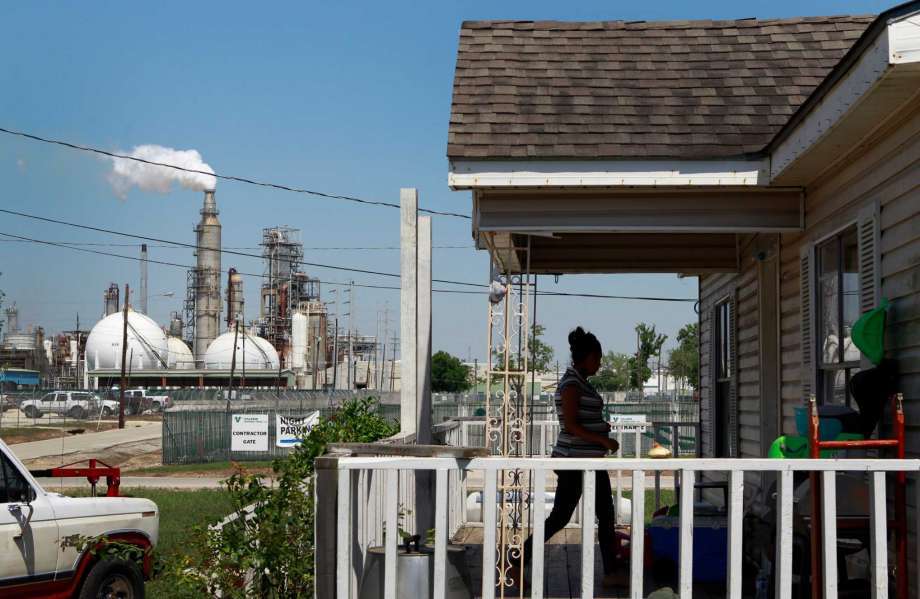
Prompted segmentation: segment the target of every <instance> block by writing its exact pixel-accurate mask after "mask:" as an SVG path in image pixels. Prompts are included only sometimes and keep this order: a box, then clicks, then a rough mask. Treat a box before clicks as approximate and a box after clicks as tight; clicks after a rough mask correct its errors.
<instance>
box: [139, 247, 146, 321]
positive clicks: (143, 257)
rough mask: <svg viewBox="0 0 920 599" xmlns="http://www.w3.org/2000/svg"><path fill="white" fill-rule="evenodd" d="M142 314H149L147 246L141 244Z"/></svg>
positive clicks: (140, 302) (140, 300)
mask: <svg viewBox="0 0 920 599" xmlns="http://www.w3.org/2000/svg"><path fill="white" fill-rule="evenodd" d="M137 303H138V304H139V308H140V312H141V314H146V313H147V244H146V243H142V244H141V286H140V298H139V299H138V302H137Z"/></svg>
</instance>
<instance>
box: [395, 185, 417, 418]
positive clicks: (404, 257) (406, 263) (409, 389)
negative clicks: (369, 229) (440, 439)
mask: <svg viewBox="0 0 920 599" xmlns="http://www.w3.org/2000/svg"><path fill="white" fill-rule="evenodd" d="M399 206H400V210H399V212H400V225H399V247H400V279H399V280H400V292H399V351H400V356H399V367H400V374H399V382H400V392H399V404H400V405H399V408H400V410H399V430H400V432H401V433H403V434H404V435H407V434H411V433H415V432H416V424H417V422H416V409H417V402H418V396H417V392H416V387H417V385H418V378H417V377H418V375H417V366H418V358H417V356H418V191H417V190H415V189H411V188H409V189H407V188H404V189H401V190H400V191H399Z"/></svg>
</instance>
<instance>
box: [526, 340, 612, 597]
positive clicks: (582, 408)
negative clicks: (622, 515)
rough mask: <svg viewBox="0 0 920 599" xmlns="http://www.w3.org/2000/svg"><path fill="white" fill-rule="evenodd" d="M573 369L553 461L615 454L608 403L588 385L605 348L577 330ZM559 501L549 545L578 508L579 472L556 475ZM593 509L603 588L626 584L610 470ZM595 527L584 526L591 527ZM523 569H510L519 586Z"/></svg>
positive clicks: (563, 382)
mask: <svg viewBox="0 0 920 599" xmlns="http://www.w3.org/2000/svg"><path fill="white" fill-rule="evenodd" d="M569 349H570V350H571V353H572V365H571V366H570V367H569V368H568V369H567V370H566V371H565V374H564V375H563V376H562V378H561V379H560V380H559V384H558V385H557V387H556V415H557V416H558V418H559V437H558V439H557V440H556V445H555V446H553V453H552V457H554V458H557V457H561V458H596V457H603V456H605V455H607V452H608V451H612V452H615V451H617V449H619V444H618V443H617V442H616V441H615V440H613V439H611V438H610V437H609V432H610V425H609V424H607V422H606V421H605V420H604V414H603V411H604V400H603V398H602V397H601V396H600V394H599V393H598V392H597V391H596V390H595V389H594V387H593V386H592V385H591V383H589V382H588V377H591V376H594V375H595V374H596V373H597V371H598V369H599V368H600V365H601V355H602V351H601V344H600V342H599V341H598V340H597V337H595V336H594V335H593V334H591V333H587V332H585V330H584V329H582V328H581V327H577V328H576V329H575V330H574V331H572V332H571V333H569ZM556 476H557V479H558V480H557V483H556V499H555V501H554V502H553V509H552V511H551V512H550V515H549V518H547V519H546V525H545V528H544V531H545V532H544V537H543V538H544V542H545V541H548V540H550V539H551V538H552V537H553V535H555V534H556V533H557V532H559V531H560V530H562V529H563V528H564V527H565V525H566V524H568V522H569V520H570V519H571V518H572V514H573V513H574V512H575V507H576V506H577V505H578V500H579V499H580V498H581V490H582V472H581V471H580V470H556ZM595 476H596V477H597V478H596V482H595V504H594V510H595V514H596V515H597V521H598V534H597V536H598V541H599V542H600V545H601V559H602V561H603V565H604V585H605V586H615V585H618V584H622V583H623V582H624V581H625V578H624V577H618V576H616V575H615V574H614V567H615V563H614V534H613V526H614V512H613V498H612V494H611V488H610V477H609V476H608V474H607V472H606V471H605V470H598V471H596V473H595ZM590 524H593V523H590V522H583V523H582V525H583V526H588V525H590ZM532 544H533V538H532V537H531V538H528V539H527V541H526V542H525V543H524V551H523V553H524V560H525V563H526V562H529V561H530V555H531V546H532ZM521 574H522V573H521V567H520V566H518V567H515V568H512V570H511V577H512V579H513V581H514V583H515V584H517V585H519V584H520V583H521Z"/></svg>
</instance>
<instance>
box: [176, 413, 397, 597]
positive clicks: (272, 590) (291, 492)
mask: <svg viewBox="0 0 920 599" xmlns="http://www.w3.org/2000/svg"><path fill="white" fill-rule="evenodd" d="M376 407H377V402H376V400H374V399H371V398H362V399H354V400H351V401H348V402H346V403H345V404H344V405H342V407H341V408H340V409H339V410H337V411H336V412H335V413H334V414H332V415H330V416H328V417H327V418H325V419H323V420H321V421H320V422H319V423H318V424H317V425H316V426H315V427H314V428H313V430H312V431H310V433H309V434H308V435H307V436H306V437H305V438H304V440H303V442H302V443H301V445H300V446H299V447H298V448H296V449H295V450H294V451H293V452H291V454H289V455H288V456H287V457H285V458H279V459H276V460H275V461H274V462H273V463H272V470H273V471H274V474H275V481H274V486H273V487H270V486H267V485H265V484H264V483H263V482H262V480H261V479H260V477H259V476H257V475H253V474H249V473H247V472H246V471H245V470H244V469H242V468H240V469H239V470H238V471H237V472H236V473H234V474H233V475H232V476H231V477H230V478H229V479H228V480H227V481H226V485H227V489H228V491H229V492H230V495H231V497H232V498H233V505H234V514H235V519H234V520H233V521H232V522H230V523H228V524H226V525H224V526H223V527H221V528H219V529H218V528H211V529H209V530H207V531H206V532H205V534H203V535H200V536H199V537H197V538H195V537H193V538H192V542H193V543H198V544H200V545H201V546H200V547H197V548H196V549H197V550H196V551H190V552H189V553H187V554H186V555H184V556H183V557H182V558H181V559H180V560H178V561H177V562H176V563H174V564H172V569H173V572H172V573H173V574H174V575H175V576H176V578H177V585H178V586H179V587H180V588H177V589H176V592H177V595H179V594H182V595H185V594H188V595H198V596H202V595H212V596H213V595H216V594H218V593H219V594H220V596H221V597H240V598H242V597H253V596H256V597H277V598H287V597H312V596H313V584H314V578H313V576H314V572H313V565H314V559H313V557H314V550H315V548H314V537H313V530H314V529H313V523H314V515H315V511H314V505H313V484H314V482H313V473H314V460H315V459H316V458H317V457H318V456H320V455H322V454H323V452H324V451H325V449H326V446H327V445H328V444H329V443H371V442H374V441H378V440H380V439H382V438H385V437H389V436H392V435H394V434H396V433H397V432H398V431H399V427H398V425H397V424H396V423H395V422H388V421H387V420H385V419H384V418H382V417H380V416H379V415H378V414H377V413H376ZM249 506H252V507H251V508H250V510H247V509H246V508H247V507H249ZM192 556H204V557H203V558H202V557H192Z"/></svg>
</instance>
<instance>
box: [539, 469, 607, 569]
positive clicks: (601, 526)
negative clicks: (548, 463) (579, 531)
mask: <svg viewBox="0 0 920 599" xmlns="http://www.w3.org/2000/svg"><path fill="white" fill-rule="evenodd" d="M556 475H557V476H558V477H559V481H558V483H557V484H556V500H555V501H554V502H553V511H551V512H550V514H549V518H547V519H546V524H545V527H544V529H543V530H544V532H543V541H544V542H546V541H549V540H550V539H551V538H552V537H553V535H555V534H556V533H557V532H559V531H560V530H562V529H563V528H565V525H566V524H568V523H569V520H571V519H572V514H573V513H575V508H576V507H577V506H578V500H579V499H581V488H582V485H581V480H582V479H581V475H582V473H581V471H580V470H557V471H556ZM596 475H597V478H596V479H595V480H596V481H597V482H596V483H595V487H594V513H595V514H596V515H597V537H598V541H599V542H600V545H601V561H603V563H604V574H610V573H611V572H613V569H614V536H613V526H614V512H613V497H612V496H611V489H610V476H609V475H608V474H607V472H606V471H604V470H598V471H597V472H596ZM588 520H589V522H582V526H589V525H591V524H593V522H590V518H589V519H588ZM532 545H533V537H530V538H528V539H527V541H525V543H524V560H525V562H530V556H531V546H532Z"/></svg>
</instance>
